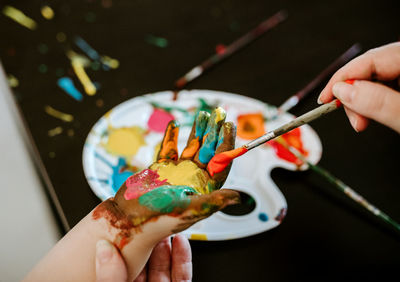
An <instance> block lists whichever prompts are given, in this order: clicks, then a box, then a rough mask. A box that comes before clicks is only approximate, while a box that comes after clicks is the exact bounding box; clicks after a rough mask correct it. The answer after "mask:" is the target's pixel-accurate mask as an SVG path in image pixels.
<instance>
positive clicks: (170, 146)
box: [159, 124, 179, 162]
mask: <svg viewBox="0 0 400 282" xmlns="http://www.w3.org/2000/svg"><path fill="white" fill-rule="evenodd" d="M178 134H179V126H178V125H176V124H174V125H170V126H168V127H167V131H166V132H165V138H164V140H163V143H162V146H161V151H160V160H159V162H163V161H165V160H174V161H176V160H177V159H178Z"/></svg>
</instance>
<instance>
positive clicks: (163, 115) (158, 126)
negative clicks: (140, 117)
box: [147, 108, 175, 132]
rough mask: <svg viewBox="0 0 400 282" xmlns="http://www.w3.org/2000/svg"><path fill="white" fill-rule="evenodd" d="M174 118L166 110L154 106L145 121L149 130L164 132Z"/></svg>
mask: <svg viewBox="0 0 400 282" xmlns="http://www.w3.org/2000/svg"><path fill="white" fill-rule="evenodd" d="M173 119H175V118H174V116H173V115H172V114H170V113H168V112H167V111H165V110H163V109H159V108H155V109H154V110H153V113H152V114H151V116H150V118H149V120H148V121H147V126H148V127H149V129H150V130H152V131H156V132H164V131H165V129H166V128H167V125H168V123H169V122H170V121H171V120H173Z"/></svg>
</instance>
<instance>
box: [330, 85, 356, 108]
mask: <svg viewBox="0 0 400 282" xmlns="http://www.w3.org/2000/svg"><path fill="white" fill-rule="evenodd" d="M332 92H333V95H335V97H336V98H338V99H339V100H340V101H342V102H344V103H350V102H351V100H352V99H353V93H354V86H353V85H351V84H348V83H346V82H337V83H335V84H334V85H333V87H332Z"/></svg>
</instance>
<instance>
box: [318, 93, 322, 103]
mask: <svg viewBox="0 0 400 282" xmlns="http://www.w3.org/2000/svg"><path fill="white" fill-rule="evenodd" d="M317 103H318V104H319V105H322V101H321V95H320V96H318V99H317Z"/></svg>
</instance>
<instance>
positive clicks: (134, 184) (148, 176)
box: [124, 169, 167, 200]
mask: <svg viewBox="0 0 400 282" xmlns="http://www.w3.org/2000/svg"><path fill="white" fill-rule="evenodd" d="M159 177H160V176H159V175H158V173H157V172H155V171H153V170H151V169H145V170H143V171H141V172H139V173H136V174H134V175H132V176H131V177H129V178H128V179H127V180H126V183H125V184H126V190H125V193H124V198H125V200H132V199H137V198H139V197H140V196H141V195H143V194H144V193H147V192H149V191H151V190H153V189H154V188H157V187H160V186H162V185H165V184H166V183H167V180H166V179H164V180H159V179H158V178H159Z"/></svg>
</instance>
